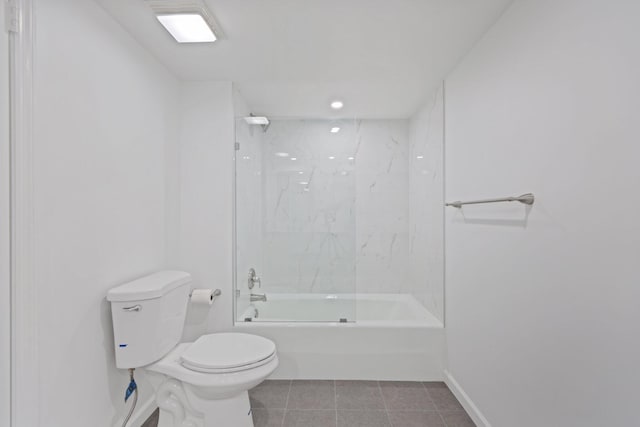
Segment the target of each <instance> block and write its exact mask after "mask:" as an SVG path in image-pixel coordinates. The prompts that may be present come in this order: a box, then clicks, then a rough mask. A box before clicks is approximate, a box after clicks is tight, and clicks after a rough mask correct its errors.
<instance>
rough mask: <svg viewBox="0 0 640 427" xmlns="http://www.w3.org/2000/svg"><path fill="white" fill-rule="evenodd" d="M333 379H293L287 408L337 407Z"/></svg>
mask: <svg viewBox="0 0 640 427" xmlns="http://www.w3.org/2000/svg"><path fill="white" fill-rule="evenodd" d="M335 408H336V390H335V386H334V382H333V381H300V380H298V381H293V382H292V383H291V389H290V392H289V401H288V403H287V409H335Z"/></svg>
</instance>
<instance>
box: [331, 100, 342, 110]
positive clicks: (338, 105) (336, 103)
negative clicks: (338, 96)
mask: <svg viewBox="0 0 640 427" xmlns="http://www.w3.org/2000/svg"><path fill="white" fill-rule="evenodd" d="M342 107H344V103H343V102H342V101H333V102H332V103H331V108H333V109H334V110H339V109H341V108H342Z"/></svg>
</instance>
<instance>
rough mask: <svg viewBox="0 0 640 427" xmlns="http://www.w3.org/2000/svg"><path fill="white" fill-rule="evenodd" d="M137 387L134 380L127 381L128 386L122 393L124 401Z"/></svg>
mask: <svg viewBox="0 0 640 427" xmlns="http://www.w3.org/2000/svg"><path fill="white" fill-rule="evenodd" d="M137 388H138V385H137V384H136V382H135V381H134V380H131V382H130V383H129V387H127V391H126V392H125V394H124V401H125V403H126V402H127V400H128V399H129V397H130V396H131V394H133V392H134V391H135V390H136V389H137Z"/></svg>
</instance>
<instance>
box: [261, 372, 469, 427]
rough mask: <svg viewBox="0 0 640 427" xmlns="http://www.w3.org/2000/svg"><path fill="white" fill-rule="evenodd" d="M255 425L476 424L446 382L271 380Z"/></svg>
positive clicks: (374, 426)
mask: <svg viewBox="0 0 640 427" xmlns="http://www.w3.org/2000/svg"><path fill="white" fill-rule="evenodd" d="M249 397H250V398H251V407H252V408H253V409H252V410H253V420H254V423H255V427H475V424H474V423H473V421H471V418H469V416H468V415H467V413H466V412H465V411H464V409H463V408H462V406H460V403H459V402H458V401H457V400H456V398H455V397H454V396H453V394H452V393H451V392H450V391H449V389H448V388H447V386H446V385H445V384H444V383H441V382H425V383H421V382H405V381H299V380H298V381H282V380H272V381H265V382H264V383H262V384H260V385H259V386H258V387H256V388H254V389H253V390H251V391H250V392H249Z"/></svg>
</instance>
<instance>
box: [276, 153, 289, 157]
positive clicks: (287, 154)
mask: <svg viewBox="0 0 640 427" xmlns="http://www.w3.org/2000/svg"><path fill="white" fill-rule="evenodd" d="M275 156H276V157H289V153H276V154H275Z"/></svg>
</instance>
